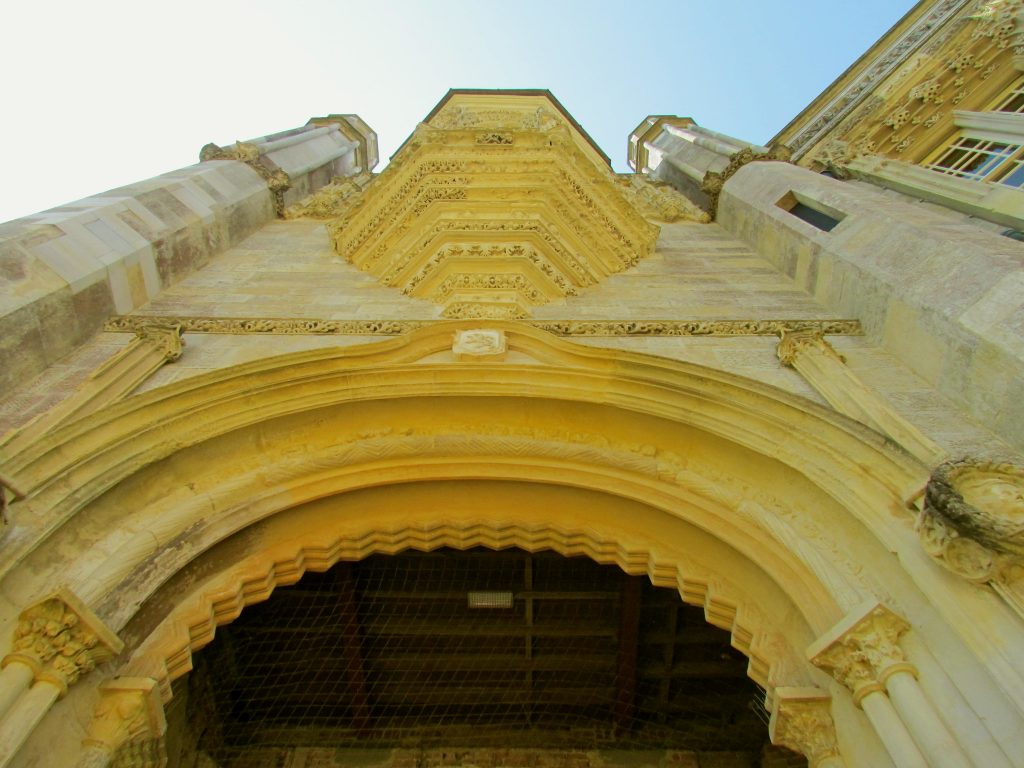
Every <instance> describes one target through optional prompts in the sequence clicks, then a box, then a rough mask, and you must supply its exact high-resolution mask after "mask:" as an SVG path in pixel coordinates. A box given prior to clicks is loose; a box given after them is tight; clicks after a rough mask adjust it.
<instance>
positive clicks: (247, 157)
mask: <svg viewBox="0 0 1024 768" xmlns="http://www.w3.org/2000/svg"><path fill="white" fill-rule="evenodd" d="M199 160H200V162H203V163H205V162H207V161H209V160H237V161H238V162H241V163H245V164H246V165H248V166H249V167H250V168H252V169H253V170H254V171H256V173H258V174H259V175H260V178H261V179H263V181H264V182H265V183H266V185H267V189H269V190H270V193H271V194H272V195H273V196H274V210H276V211H277V215H278V216H283V215H284V193H285V192H287V191H288V190H289V189H290V188H291V186H292V180H291V179H290V178H288V174H287V173H285V172H284V171H282V170H281V169H280V168H278V169H277V170H270V169H269V168H267V167H266V166H265V165H263V163H261V162H260V150H259V147H257V146H256V145H255V144H248V143H246V142H243V141H236V142H235V144H234V146H232V147H218V146H217V145H216V144H212V143H211V144H206V145H205V146H204V147H203V148H202V149H201V150H199Z"/></svg>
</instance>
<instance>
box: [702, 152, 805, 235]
mask: <svg viewBox="0 0 1024 768" xmlns="http://www.w3.org/2000/svg"><path fill="white" fill-rule="evenodd" d="M790 157H791V152H790V151H789V148H788V147H785V146H783V145H781V144H778V145H775V146H773V147H769V149H768V151H767V152H755V151H754V150H753V149H750V148H749V147H745V148H744V149H741V150H740V151H739V152H736V153H734V154H733V155H732V156H731V157H730V158H729V164H728V165H727V166H726V167H725V168H724V169H722V170H721V171H708V172H707V173H706V174H705V175H704V179H703V180H702V181H701V184H700V188H701V191H703V192H704V194H706V195H707V196H708V209H709V212H710V214H711V217H712V218H714V217H715V215H716V213H717V212H718V198H719V196H720V195H721V194H722V187H724V186H725V182H727V181H728V180H729V179H731V178H732V177H733V175H734V174H735V173H736V171H738V170H739V169H740V168H742V167H743V166H744V165H747V164H748V163H752V162H755V161H760V160H777V161H781V162H788V161H789V159H790Z"/></svg>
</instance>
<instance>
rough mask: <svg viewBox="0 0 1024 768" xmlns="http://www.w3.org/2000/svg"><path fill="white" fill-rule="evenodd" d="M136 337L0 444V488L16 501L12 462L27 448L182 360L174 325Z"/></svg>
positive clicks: (149, 327) (19, 492)
mask: <svg viewBox="0 0 1024 768" xmlns="http://www.w3.org/2000/svg"><path fill="white" fill-rule="evenodd" d="M135 334H136V338H135V339H134V340H133V341H132V342H131V343H129V344H128V346H126V347H124V349H122V350H121V351H120V352H118V353H117V354H116V355H114V356H113V357H112V358H110V359H109V360H108V361H107V362H105V363H104V364H103V365H101V366H100V367H99V368H97V369H96V370H95V371H93V372H92V373H91V374H90V375H89V378H88V379H86V381H85V382H84V383H83V384H82V385H81V386H80V387H79V389H78V390H77V391H75V392H74V393H73V394H72V395H71V396H70V397H68V398H67V399H65V400H63V401H61V402H60V403H58V404H57V405H55V406H54V407H53V408H51V409H50V410H48V411H47V412H46V413H44V414H42V415H41V416H39V417H37V418H36V419H34V420H33V421H30V422H29V423H28V424H26V425H25V426H24V427H22V428H20V429H17V430H13V431H12V432H9V433H8V434H7V435H5V436H4V438H3V439H0V483H2V484H3V485H5V486H7V487H8V488H10V489H11V490H12V491H13V493H14V495H15V496H16V497H21V496H24V495H25V493H26V491H25V490H24V489H22V488H21V486H22V485H24V484H23V483H19V482H18V478H17V468H16V467H12V466H11V465H12V462H11V460H12V459H15V462H13V463H14V464H16V457H17V456H18V454H19V453H21V452H22V451H23V450H24V449H25V448H26V447H28V446H29V445H31V444H32V443H34V442H35V441H37V440H39V439H40V438H42V437H44V436H45V435H47V434H49V433H50V432H52V431H53V430H55V429H57V428H58V427H61V426H63V425H65V424H69V423H71V422H72V421H75V420H77V419H81V418H83V417H85V416H88V415H89V414H91V413H95V412H96V411H99V410H101V409H102V408H105V407H106V406H108V405H110V404H111V403H114V402H117V401H118V400H120V399H122V398H124V397H126V396H127V395H128V394H130V393H131V392H132V390H134V389H135V388H136V387H137V386H139V385H140V384H141V383H142V382H143V381H145V380H146V379H147V378H149V377H150V376H151V375H152V374H153V373H155V372H156V371H157V370H158V369H159V368H160V367H161V366H163V365H165V364H166V363H171V362H174V361H175V360H177V359H178V358H179V357H181V352H182V346H183V345H184V341H183V340H182V338H181V327H180V326H179V325H176V324H175V325H161V324H159V323H147V324H144V325H143V326H142V327H140V328H138V329H137V330H136V331H135ZM8 473H9V475H8Z"/></svg>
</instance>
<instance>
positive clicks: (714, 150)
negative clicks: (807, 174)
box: [630, 115, 789, 217]
mask: <svg viewBox="0 0 1024 768" xmlns="http://www.w3.org/2000/svg"><path fill="white" fill-rule="evenodd" d="M788 159H789V151H788V150H787V149H786V148H785V147H782V146H778V147H762V146H758V145H756V144H751V143H749V142H746V141H742V140H741V139H736V138H733V137H732V136H726V135H725V134H723V133H718V132H717V131H712V130H709V129H707V128H703V127H701V126H699V125H697V124H696V123H695V122H694V121H693V120H691V119H690V118H688V117H677V116H675V115H651V116H649V117H648V118H647V119H646V120H645V121H644V122H643V123H641V124H640V126H638V127H637V129H636V130H635V131H634V132H633V134H632V135H631V136H630V164H631V165H632V166H633V168H634V170H636V171H637V172H638V173H645V174H647V175H648V176H649V177H650V178H652V179H654V180H656V181H664V182H667V183H669V184H671V185H672V186H673V187H675V188H676V189H677V190H679V191H680V192H681V193H682V194H683V195H685V196H686V197H687V198H689V199H690V200H691V201H692V202H694V203H696V204H697V205H698V206H700V207H701V208H702V209H704V210H705V211H706V212H707V213H709V214H710V215H711V216H712V217H714V215H715V213H716V212H717V209H718V196H719V194H720V193H721V191H722V186H723V185H724V184H725V182H726V181H727V180H728V179H729V178H730V177H731V176H732V175H733V174H734V173H735V172H736V171H737V170H739V169H740V168H741V167H743V166H744V165H746V164H747V163H749V162H752V161H754V160H788Z"/></svg>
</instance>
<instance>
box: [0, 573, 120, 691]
mask: <svg viewBox="0 0 1024 768" xmlns="http://www.w3.org/2000/svg"><path fill="white" fill-rule="evenodd" d="M121 647H122V643H121V641H120V640H119V639H118V638H117V637H116V636H115V635H113V634H112V633H111V632H110V631H109V630H108V629H106V627H104V626H103V625H102V624H101V623H100V622H99V620H98V619H96V617H94V616H93V615H92V614H91V612H90V611H89V610H88V609H87V608H85V606H84V605H82V604H80V603H79V601H78V600H77V599H74V598H73V597H72V596H70V595H69V594H67V593H63V592H62V593H59V594H57V595H54V596H52V597H49V598H47V599H46V600H43V601H42V602H39V603H36V604H35V605H33V606H31V607H30V608H28V609H26V610H25V611H24V612H23V613H22V614H21V617H20V618H19V620H18V625H17V627H15V630H14V643H13V648H12V650H11V653H9V654H7V656H5V657H4V659H3V661H2V662H0V666H4V667H6V666H7V665H8V664H11V663H13V662H20V663H22V664H25V665H26V666H28V667H31V669H32V670H33V672H34V673H35V676H36V679H37V680H46V681H48V682H51V683H53V684H54V685H56V686H58V687H59V688H60V689H61V691H62V693H65V692H67V688H68V686H69V685H72V684H74V683H75V682H76V681H77V680H78V678H79V677H81V676H82V675H85V674H88V673H89V672H91V671H92V670H93V669H95V667H96V665H97V664H98V663H100V662H103V661H106V660H107V659H109V658H111V657H112V656H113V655H114V654H115V653H118V652H119V651H120V650H121Z"/></svg>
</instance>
